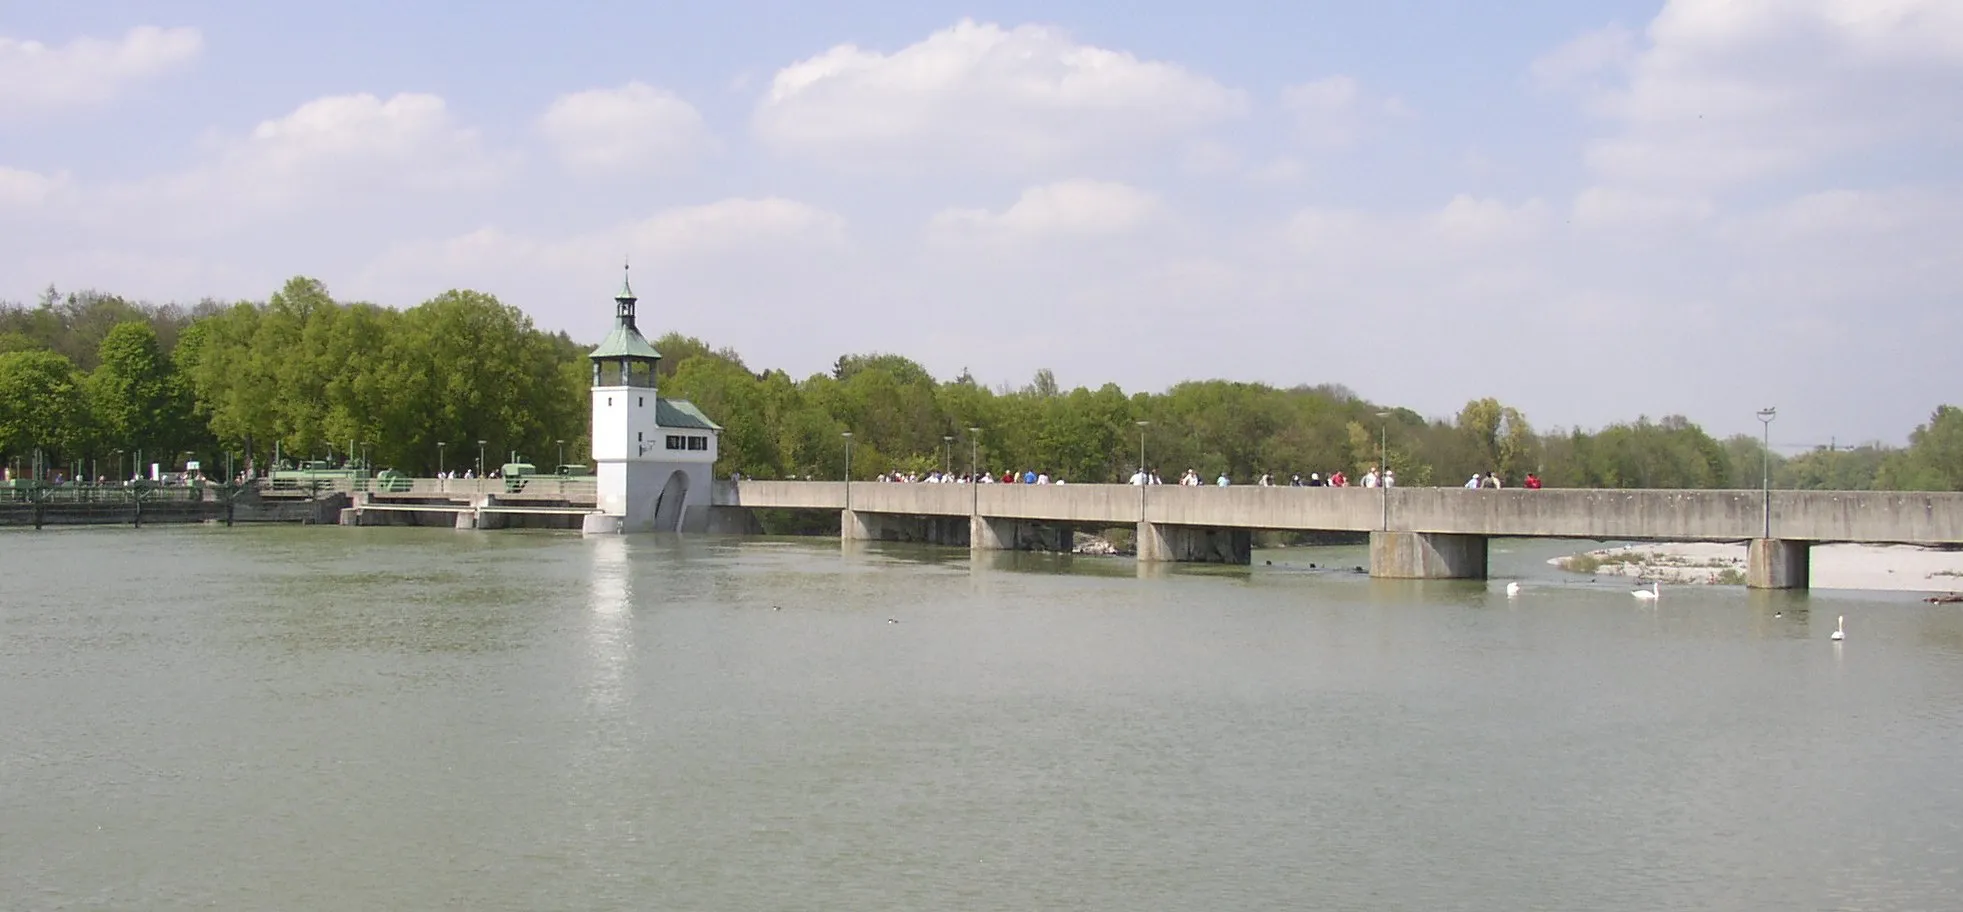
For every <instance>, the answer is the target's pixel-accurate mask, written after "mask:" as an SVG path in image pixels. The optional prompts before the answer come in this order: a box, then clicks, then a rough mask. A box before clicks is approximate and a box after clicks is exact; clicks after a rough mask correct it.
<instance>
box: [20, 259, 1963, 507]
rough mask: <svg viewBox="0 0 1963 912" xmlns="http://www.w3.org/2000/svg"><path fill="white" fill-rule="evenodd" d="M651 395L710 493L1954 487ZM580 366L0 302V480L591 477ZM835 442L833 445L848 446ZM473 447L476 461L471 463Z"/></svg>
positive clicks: (764, 388) (1082, 401)
mask: <svg viewBox="0 0 1963 912" xmlns="http://www.w3.org/2000/svg"><path fill="white" fill-rule="evenodd" d="M655 347H656V349H658V350H659V351H660V352H661V353H662V354H663V355H664V358H663V359H662V361H661V363H660V365H659V369H658V377H659V383H660V386H661V390H662V392H663V394H664V395H669V396H673V397H678V398H686V399H690V400H693V401H694V402H695V403H696V404H697V405H698V406H700V407H701V408H702V409H703V411H704V412H706V413H707V414H709V415H710V416H711V417H713V418H715V419H716V420H717V421H718V422H719V423H721V424H722V425H723V426H724V428H725V431H724V433H723V436H722V441H721V451H720V459H719V461H718V464H717V471H718V473H719V474H722V475H728V474H731V473H741V474H742V475H744V476H746V477H754V478H807V477H808V478H841V477H844V474H845V472H846V460H847V455H846V454H847V449H848V446H849V448H850V451H851V457H850V459H851V473H852V475H853V477H855V478H860V479H869V478H873V477H875V476H877V475H879V474H883V473H890V472H914V473H921V474H925V473H927V472H931V471H936V470H947V471H952V472H955V473H965V472H967V471H969V470H970V469H971V468H973V469H979V470H982V471H989V472H993V473H995V474H1000V473H1001V472H1003V471H1005V470H1013V471H1021V470H1024V469H1028V470H1032V471H1039V472H1046V473H1048V474H1049V475H1050V476H1052V477H1054V478H1062V479H1066V480H1068V481H1070V482H1075V483H1096V482H1117V481H1122V480H1124V479H1125V478H1127V477H1129V476H1130V475H1131V473H1132V472H1133V471H1135V470H1136V469H1137V468H1138V466H1139V464H1140V461H1141V447H1142V448H1143V453H1142V459H1143V461H1144V463H1145V464H1146V465H1148V466H1150V467H1152V468H1154V469H1155V470H1156V471H1158V472H1159V473H1160V474H1161V475H1162V476H1164V477H1168V478H1171V477H1174V476H1176V475H1178V474H1179V473H1181V472H1183V471H1184V470H1186V469H1188V468H1191V469H1194V470H1196V471H1198V472H1199V473H1200V474H1201V476H1202V477H1204V478H1213V477H1214V476H1216V475H1219V474H1226V475H1228V476H1229V477H1230V478H1232V479H1233V480H1235V481H1236V482H1237V483H1249V482H1252V481H1253V480H1255V479H1256V478H1258V477H1260V476H1261V475H1263V474H1269V475H1272V476H1273V477H1274V478H1275V480H1276V482H1277V483H1282V484H1285V483H1287V482H1288V480H1289V479H1290V478H1291V477H1292V476H1294V475H1298V474H1299V475H1301V476H1302V477H1304V478H1307V477H1309V475H1310V474H1311V473H1318V474H1321V475H1324V476H1327V475H1328V474H1329V473H1331V472H1333V471H1342V472H1345V473H1346V474H1348V475H1350V476H1351V477H1353V478H1354V477H1359V476H1360V475H1361V474H1362V473H1363V472H1364V471H1365V470H1366V469H1368V468H1369V467H1371V466H1374V465H1378V464H1379V463H1384V462H1387V463H1388V465H1389V466H1390V467H1391V468H1392V469H1393V470H1394V471H1395V472H1396V473H1397V476H1398V479H1399V482H1400V484H1403V485H1407V486H1411V485H1456V484H1459V483H1462V482H1463V481H1464V480H1465V479H1466V478H1467V477H1468V476H1470V475H1472V474H1474V473H1482V474H1483V473H1485V472H1494V473H1497V474H1498V475H1499V476H1500V477H1501V478H1503V479H1505V480H1506V482H1507V484H1509V485H1512V484H1517V483H1518V482H1519V481H1520V479H1521V478H1523V477H1524V476H1525V475H1526V474H1527V473H1529V472H1534V473H1537V474H1539V475H1540V477H1541V478H1542V480H1543V481H1544V482H1545V483H1546V484H1547V485H1549V486H1556V487H1604V488H1725V487H1741V488H1752V487H1757V486H1758V485H1759V483H1760V480H1761V473H1762V472H1763V471H1765V468H1766V466H1767V465H1768V464H1769V466H1770V470H1771V473H1772V476H1773V479H1772V483H1773V484H1774V485H1775V486H1777V487H1781V488H1804V489H1840V490H1865V489H1899V490H1963V410H1959V409H1957V408H1955V407H1952V406H1942V407H1940V408H1938V409H1936V411H1935V413H1934V414H1933V415H1932V416H1931V418H1930V420H1929V422H1928V423H1927V424H1925V425H1922V426H1921V427H1919V428H1917V429H1916V430H1915V431H1914V432H1913V433H1912V434H1911V436H1910V442H1909V445H1908V446H1906V447H1889V446H1882V445H1878V444H1870V445H1865V446H1860V447H1855V448H1852V449H1845V450H1843V449H1840V448H1833V449H1826V448H1822V449H1820V450H1818V451H1814V452H1807V453H1802V454H1798V455H1794V456H1783V455H1780V454H1776V453H1774V454H1768V453H1766V452H1765V450H1764V449H1763V447H1762V446H1761V444H1760V442H1759V441H1758V440H1757V439H1756V438H1754V437H1752V436H1750V435H1739V436H1735V437H1731V438H1729V439H1725V440H1718V439H1715V438H1713V437H1711V436H1710V435H1709V434H1706V433H1705V432H1704V431H1703V429H1701V428H1699V427H1698V426H1697V425H1696V424H1694V423H1692V422H1690V421H1688V420H1686V419H1684V418H1683V417H1681V416H1669V417H1664V418H1662V419H1659V420H1654V421H1652V420H1650V419H1648V418H1640V419H1637V420H1636V421H1633V422H1625V423H1618V424H1612V425H1609V426H1607V427H1604V428H1601V429H1598V430H1593V431H1584V430H1580V429H1567V430H1561V429H1556V430H1551V431H1547V432H1541V431H1536V430H1535V429H1534V428H1533V426H1532V425H1531V424H1530V423H1529V422H1528V420H1527V417H1526V416H1525V415H1524V414H1522V413H1521V412H1520V411H1519V410H1518V409H1516V408H1513V407H1510V406H1507V405H1505V404H1503V403H1500V402H1498V401H1496V400H1494V399H1490V398H1482V399H1475V400H1473V401H1471V402H1468V403H1466V405H1465V407H1464V408H1462V409H1461V410H1460V411H1459V412H1458V413H1457V414H1456V415H1451V416H1445V417H1426V416H1424V415H1421V414H1419V413H1417V412H1415V411H1412V410H1411V409H1408V408H1401V407H1396V406H1388V405H1382V404H1378V403H1373V402H1370V401H1367V400H1365V399H1363V398H1361V397H1359V396H1357V395H1356V394H1355V393H1353V392H1351V391H1350V390H1348V389H1347V388H1345V387H1342V386H1340V385H1334V384H1323V385H1314V386H1311V385H1301V386H1294V387H1287V388H1278V387H1273V386H1269V385H1265V384H1259V383H1240V382H1233V381H1225V380H1200V381H1191V382H1186V383H1180V384H1177V385H1175V386H1173V387H1172V388H1170V389H1168V390H1166V391H1164V392H1161V393H1147V392H1134V393H1126V392H1125V391H1124V390H1122V389H1120V388H1119V387H1118V386H1117V385H1115V384H1108V383H1107V384H1105V385H1103V386H1101V387H1098V388H1096V389H1089V388H1086V387H1078V388H1075V389H1069V390H1065V389H1063V388H1061V387H1060V386H1059V384H1058V383H1057V382H1056V380H1055V378H1054V376H1053V375H1052V374H1051V373H1050V372H1049V371H1047V370H1045V371H1039V372H1038V373H1037V375H1036V376H1035V377H1034V378H1033V379H1032V380H1031V381H1030V382H1029V383H1028V384H1026V385H1023V386H1021V387H1019V388H1009V387H1001V388H990V387H988V386H985V385H983V384H981V383H978V382H977V381H976V380H975V379H974V377H973V376H972V375H971V374H969V373H968V372H967V371H966V370H963V371H962V373H961V374H960V375H959V376H957V377H955V378H953V379H951V380H937V379H936V378H935V377H934V376H933V375H932V374H930V373H929V372H928V371H927V370H926V369H925V368H923V367H922V366H921V365H919V364H918V363H916V362H914V361H912V360H909V359H907V358H905V357H903V356H900V355H894V354H854V355H846V356H843V357H840V358H839V359H838V360H837V361H836V363H835V364H834V365H833V367H832V369H831V370H830V371H828V372H824V373H819V374H815V375H813V376H810V377H806V378H803V379H801V380H800V379H794V378H792V377H791V376H790V375H788V374H786V373H785V372H784V371H781V370H761V371H757V370H752V369H751V368H750V367H749V366H747V365H746V364H745V363H744V362H743V359H742V358H741V356H740V355H738V354H737V353H736V352H734V351H731V350H728V349H718V348H713V347H711V346H709V345H708V344H705V343H703V342H702V341H700V340H697V339H693V338H688V337H683V336H678V335H674V334H670V335H667V336H664V337H662V338H660V339H658V340H656V342H655ZM589 349H590V346H589V345H586V344H583V343H576V342H574V341H573V340H572V339H571V338H569V337H568V336H566V335H565V334H564V333H548V332H545V331H542V330H540V329H538V328H537V327H536V326H534V325H533V323H532V321H531V320H530V318H529V317H527V316H525V314H524V313H523V312H522V311H520V310H518V309H517V308H515V307H512V306H510V305H507V304H504V303H502V302H500V301H498V300H497V299H496V298H495V297H493V296H491V295H487V294H483V293H480V292H474V291H462V290H456V291H448V292H445V293H443V294H441V295H438V296H436V297H434V298H432V299H430V300H428V301H425V302H423V303H421V304H418V305H416V306H414V307H410V308H407V309H404V310H395V309H391V308H387V307H381V306H377V305H374V304H368V303H361V302H342V301H336V300H334V299H333V298H332V296H330V295H329V293H328V291H327V289H326V288H325V287H324V286H323V285H322V284H321V283H319V282H317V281H315V280H312V279H307V278H295V279H292V280H290V281H289V282H287V283H286V285H285V286H284V287H283V288H281V289H280V290H279V291H278V292H277V293H275V294H273V295H272V296H271V297H269V298H267V299H266V300H265V301H263V302H240V303H233V304H225V303H221V302H215V301H209V300H208V301H203V302H200V303H198V304H197V305H194V306H190V307H183V306H178V305H162V306H153V305H144V304H137V303H133V302H130V301H127V300H124V299H122V298H118V297H115V296H112V295H104V294H98V293H80V294H70V295H66V296H62V295H59V294H57V293H56V292H55V291H54V290H53V289H50V290H49V291H48V293H47V294H44V295H43V296H42V298H41V300H40V301H38V302H37V303H36V304H34V305H19V304H0V458H4V459H5V460H7V463H8V465H9V466H10V467H12V468H15V470H16V471H27V470H30V467H32V466H35V465H38V466H41V467H43V469H44V471H47V472H49V473H52V472H54V471H62V472H64V473H65V474H68V475H69V476H71V477H74V476H82V477H86V476H89V475H107V476H112V477H113V476H116V475H118V474H119V473H122V472H129V471H135V465H136V463H135V461H134V460H135V458H136V454H137V453H139V452H140V453H142V454H143V455H142V459H143V461H144V462H146V463H147V462H156V463H162V464H165V465H167V466H170V467H178V466H181V465H182V463H183V462H184V461H185V460H187V459H197V460H200V461H201V462H202V464H203V465H204V466H206V467H207V471H209V467H214V466H222V465H226V464H227V462H228V461H229V462H230V464H231V465H233V466H235V467H236V466H243V465H246V464H247V462H248V460H250V462H251V463H252V464H254V465H257V466H259V467H261V468H262V469H263V467H264V466H266V465H267V462H268V461H269V460H270V459H271V458H272V456H273V454H274V452H275V451H277V452H278V453H280V454H281V455H282V456H285V457H287V458H335V459H338V458H345V457H346V456H348V455H350V454H356V455H365V456H366V458H368V459H369V460H370V461H371V463H372V464H373V465H375V466H378V467H384V466H386V467H394V468H398V469H401V470H403V471H407V472H412V473H416V474H423V475H427V474H430V473H433V472H435V471H437V470H438V468H439V464H440V465H441V467H443V468H448V469H455V470H461V469H464V468H474V467H475V464H476V461H477V459H478V454H479V451H480V447H481V449H482V451H483V452H484V454H485V456H484V458H485V460H486V463H487V465H495V464H498V463H501V462H503V461H504V459H505V457H506V456H507V455H509V454H512V453H516V454H518V455H519V456H521V457H523V458H528V459H529V460H530V461H532V462H534V463H537V464H541V465H549V464H552V463H554V462H555V461H557V460H558V459H560V458H562V457H561V453H563V458H564V459H565V460H566V461H568V462H583V461H586V460H587V459H588V457H589V454H588V444H589V439H590V435H589V427H588V422H589V420H590V412H589V404H588V395H587V386H588V383H589V378H590V370H589V367H588V362H587V360H586V353H587V351H588V350H589ZM848 432H849V433H850V435H851V436H850V437H849V438H847V437H846V436H845V435H846V434H847V433H848ZM480 441H481V442H482V443H481V444H480Z"/></svg>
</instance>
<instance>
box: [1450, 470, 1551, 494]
mask: <svg viewBox="0 0 1963 912" xmlns="http://www.w3.org/2000/svg"><path fill="white" fill-rule="evenodd" d="M1520 486H1521V487H1523V488H1526V489H1527V490H1529V491H1538V490H1540V476H1539V475H1538V474H1536V473H1533V472H1528V473H1527V478H1526V480H1525V481H1522V482H1521V483H1520ZM1465 487H1466V489H1467V490H1477V489H1480V488H1490V489H1493V490H1498V489H1500V488H1504V487H1506V482H1504V481H1502V480H1501V479H1500V477H1499V476H1498V475H1495V474H1493V473H1491V472H1487V473H1486V474H1484V475H1481V474H1479V473H1478V472H1474V473H1472V477H1471V478H1468V479H1466V480H1465Z"/></svg>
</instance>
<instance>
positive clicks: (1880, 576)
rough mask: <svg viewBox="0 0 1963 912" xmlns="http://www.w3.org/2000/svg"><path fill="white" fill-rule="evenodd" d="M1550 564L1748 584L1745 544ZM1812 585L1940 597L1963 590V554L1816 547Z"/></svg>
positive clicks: (1669, 579)
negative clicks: (1920, 593) (1929, 594)
mask: <svg viewBox="0 0 1963 912" xmlns="http://www.w3.org/2000/svg"><path fill="white" fill-rule="evenodd" d="M1547 562H1548V563H1549V564H1551V565H1553V566H1555V567H1558V568H1560V569H1561V570H1564V571H1566V572H1568V573H1573V574H1576V575H1580V576H1626V577H1632V578H1634V579H1636V580H1643V581H1648V580H1656V581H1659V582H1663V583H1666V584H1670V585H1693V586H1695V585H1704V586H1742V585H1744V584H1745V546H1744V545H1742V544H1722V543H1716V542H1656V543H1649V544H1637V545H1624V546H1621V547H1616V548H1603V549H1599V550H1595V551H1585V552H1582V553H1580V554H1572V555H1568V556H1566V557H1556V558H1550V559H1549V560H1548V561H1547ZM1811 585H1812V587H1813V588H1815V589H1873V590H1880V591H1890V592H1926V593H1938V594H1940V593H1953V592H1958V591H1963V551H1946V550H1942V549H1939V548H1924V547H1919V546H1916V545H1856V544H1829V545H1815V546H1813V548H1812V583H1811Z"/></svg>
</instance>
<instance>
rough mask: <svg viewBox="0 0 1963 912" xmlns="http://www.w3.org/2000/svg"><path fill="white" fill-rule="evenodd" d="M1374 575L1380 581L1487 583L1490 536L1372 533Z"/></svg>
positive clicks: (1371, 547) (1371, 557)
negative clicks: (1458, 580) (1478, 581)
mask: <svg viewBox="0 0 1963 912" xmlns="http://www.w3.org/2000/svg"><path fill="white" fill-rule="evenodd" d="M1370 575H1371V576H1374V577H1378V578H1380V579H1485V578H1486V536H1484V535H1453V534H1448V533H1442V532H1384V531H1377V532H1372V533H1370Z"/></svg>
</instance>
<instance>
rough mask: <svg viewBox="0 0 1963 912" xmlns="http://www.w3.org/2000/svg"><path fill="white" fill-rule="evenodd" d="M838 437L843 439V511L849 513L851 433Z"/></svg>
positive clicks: (850, 501) (843, 433)
mask: <svg viewBox="0 0 1963 912" xmlns="http://www.w3.org/2000/svg"><path fill="white" fill-rule="evenodd" d="M839 436H840V437H843V438H845V510H846V512H848V513H849V512H851V511H852V432H851V431H840V432H839Z"/></svg>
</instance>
